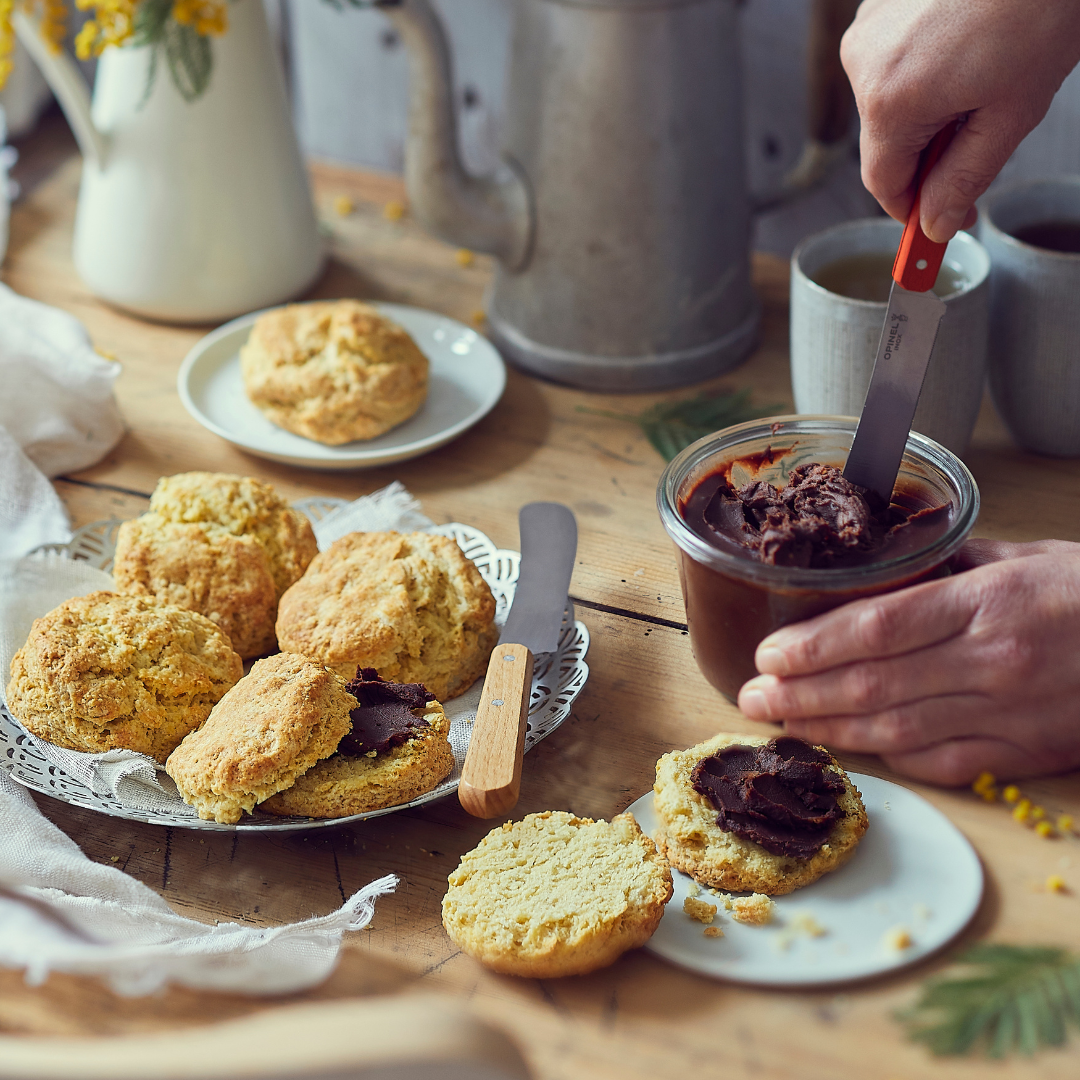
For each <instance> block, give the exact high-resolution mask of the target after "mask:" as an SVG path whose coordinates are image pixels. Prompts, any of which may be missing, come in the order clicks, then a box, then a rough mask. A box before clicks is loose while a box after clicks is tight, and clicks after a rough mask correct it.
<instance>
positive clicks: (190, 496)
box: [113, 472, 318, 657]
mask: <svg viewBox="0 0 1080 1080" xmlns="http://www.w3.org/2000/svg"><path fill="white" fill-rule="evenodd" d="M317 550H318V548H317V545H316V542H315V534H314V532H313V531H312V528H311V523H310V522H309V521H308V520H307V518H306V517H304V515H303V514H301V513H300V512H299V511H297V510H294V509H293V508H292V507H291V506H289V505H288V504H287V503H286V502H285V501H284V500H283V499H282V498H281V496H280V495H278V493H277V492H276V491H274V489H273V488H272V487H271V486H270V485H269V484H264V483H262V482H261V481H259V480H256V479H254V478H253V477H246V476H234V475H232V474H229V473H207V472H191V473H180V474H178V475H176V476H166V477H163V478H162V479H161V480H160V481H158V485H157V487H156V488H155V490H154V494H153V495H152V496H151V499H150V510H149V512H148V513H146V514H143V515H142V516H141V517H139V518H136V519H135V520H134V521H126V522H124V524H123V525H121V526H120V531H119V533H118V534H117V541H116V556H115V560H114V563H113V577H114V578H115V579H116V583H117V586H118V588H119V589H120V591H121V592H126V593H132V594H134V595H137V596H148V597H153V598H155V599H157V600H159V601H161V602H163V603H172V604H178V605H179V606H181V607H186V608H188V609H189V610H191V611H197V612H199V614H200V615H205V616H206V617H207V618H209V619H211V620H212V621H213V622H215V623H217V624H218V626H220V627H221V628H222V629H223V630H224V631H225V632H226V633H227V634H228V635H229V637H230V639H231V640H232V644H233V648H234V649H235V650H236V651H237V652H238V653H239V654H240V655H241V656H243V657H254V656H263V655H265V654H266V653H268V652H272V651H274V649H275V648H276V647H277V639H276V638H275V636H274V622H275V620H276V618H277V603H278V599H279V598H280V596H281V594H282V593H283V592H284V591H285V590H286V589H287V588H288V587H289V586H290V585H292V584H293V583H294V582H295V581H297V580H298V579H299V578H300V576H301V575H302V574H303V572H304V571H305V570H306V569H307V567H308V564H309V563H310V562H311V560H312V558H313V557H314V556H315V553H316V551H317Z"/></svg>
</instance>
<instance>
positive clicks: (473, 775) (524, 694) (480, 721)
mask: <svg viewBox="0 0 1080 1080" xmlns="http://www.w3.org/2000/svg"><path fill="white" fill-rule="evenodd" d="M518 530H519V532H520V534H521V541H520V542H521V564H520V569H519V571H518V581H517V589H516V591H515V593H514V602H513V605H512V606H511V608H510V614H509V615H508V616H507V619H506V626H505V627H504V628H503V632H502V635H501V637H500V638H499V644H498V645H496V646H495V651H494V652H493V653H492V654H491V660H490V661H489V663H488V669H487V677H486V678H485V680H484V690H483V693H482V694H481V696H480V705H479V708H478V709H477V710H476V721H475V723H474V724H473V730H472V737H471V739H470V741H469V751H468V754H467V755H466V756H465V767H464V768H463V769H462V771H461V783H460V785H459V786H458V799H459V800H460V802H461V805H462V806H463V807H464V808H465V809H466V810H467V811H468V812H469V813H470V814H472V815H473V817H479V818H493V817H499V816H500V815H502V814H505V813H507V812H508V811H509V810H511V809H513V807H514V806H515V804H516V803H517V801H518V793H519V792H520V790H521V762H522V758H523V757H524V754H525V725H526V721H527V719H528V716H529V697H530V693H531V691H532V675H533V656H534V654H536V653H551V652H554V651H555V650H556V649H557V648H558V645H559V634H560V632H561V629H562V619H563V612H564V611H565V610H566V597H567V594H568V593H569V591H570V576H571V574H572V573H573V572H574V558H575V556H576V554H577V522H576V521H575V520H574V515H573V513H571V511H570V510H569V509H568V508H567V507H565V506H563V505H562V504H561V503H549V502H535V503H529V504H528V505H527V506H523V507H522V508H521V513H520V514H519V515H518Z"/></svg>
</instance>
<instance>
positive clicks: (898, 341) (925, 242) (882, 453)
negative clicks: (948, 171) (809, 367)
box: [844, 124, 960, 504]
mask: <svg viewBox="0 0 1080 1080" xmlns="http://www.w3.org/2000/svg"><path fill="white" fill-rule="evenodd" d="M959 127H960V125H959V124H956V125H951V124H950V125H949V126H948V127H945V128H942V129H941V131H939V132H938V133H937V135H935V136H934V138H933V139H932V140H931V142H930V145H929V146H928V147H927V150H926V153H925V154H924V156H923V160H922V161H921V163H920V166H919V171H918V174H917V177H916V186H915V201H914V203H913V204H912V207H911V211H910V213H909V214H908V219H907V223H906V224H905V226H904V233H903V236H901V238H900V247H899V249H898V250H897V252H896V260H895V262H894V263H893V269H892V277H893V285H892V289H891V290H890V292H889V303H888V305H887V307H886V309H885V323H884V325H883V326H882V328H881V339H880V341H879V342H878V349H877V356H876V359H875V361H874V371H873V374H872V375H871V376H870V386H869V388H868V389H867V391H866V399H865V401H864V402H863V408H862V414H861V415H860V416H859V426H858V427H857V428H856V430H855V438H854V440H853V441H852V443H851V449H850V450H849V451H848V457H847V462H846V463H845V465H844V476H845V477H846V478H847V479H848V480H849V481H850V482H851V483H853V484H858V485H859V486H860V487H864V488H869V489H870V490H871V491H874V492H876V493H877V494H878V495H879V496H880V497H881V498H882V499H884V500H885V502H886V504H887V503H889V502H890V500H891V499H892V491H893V486H894V485H895V483H896V475H897V473H898V472H899V471H900V462H901V461H902V460H903V457H904V448H905V446H906V445H907V438H908V433H909V432H910V431H911V422H912V420H913V419H914V418H915V408H916V406H917V405H918V404H919V394H920V393H921V392H922V384H923V380H924V379H925V378H926V368H927V365H928V364H929V363H930V354H931V353H932V352H933V351H934V341H935V339H936V338H937V332H938V326H939V325H940V323H941V317H942V316H943V315H944V314H945V303H944V301H942V300H941V299H940V297H938V296H936V295H935V294H934V292H933V291H932V290H933V288H934V282H935V281H936V280H937V276H938V271H939V270H940V269H941V262H942V260H943V259H944V257H945V249H946V248H947V247H948V244H939V243H936V242H935V241H933V240H931V239H930V238H929V237H928V236H927V235H926V233H924V232H923V231H922V226H921V225H920V224H919V207H920V203H921V194H922V185H923V181H924V180H925V179H926V176H927V174H928V173H929V172H930V170H931V169H932V168H933V167H934V165H935V164H936V163H937V160H938V158H940V157H941V154H942V152H943V151H944V150H945V147H946V146H948V144H949V142H950V141H951V139H952V137H953V135H954V134H955V132H956V131H957V130H958V128H959Z"/></svg>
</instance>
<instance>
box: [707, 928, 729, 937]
mask: <svg viewBox="0 0 1080 1080" xmlns="http://www.w3.org/2000/svg"><path fill="white" fill-rule="evenodd" d="M702 933H703V934H704V935H705V936H706V937H723V936H724V931H723V930H721V929H720V927H719V926H706V927H705V929H704V930H702Z"/></svg>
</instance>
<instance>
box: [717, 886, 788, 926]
mask: <svg viewBox="0 0 1080 1080" xmlns="http://www.w3.org/2000/svg"><path fill="white" fill-rule="evenodd" d="M727 907H728V910H729V911H730V912H731V917H732V918H733V919H734V920H735V921H736V922H741V923H747V924H748V925H749V926H768V925H769V923H771V922H772V921H773V912H774V910H775V908H776V905H775V904H774V903H773V902H772V899H771V898H770V897H768V896H766V895H765V894H764V893H754V894H753V895H751V896H736V897H733V898H732V899H731V900H730V902H729V903H728V905H727Z"/></svg>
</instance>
